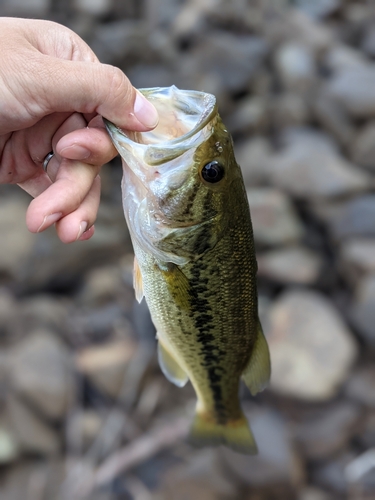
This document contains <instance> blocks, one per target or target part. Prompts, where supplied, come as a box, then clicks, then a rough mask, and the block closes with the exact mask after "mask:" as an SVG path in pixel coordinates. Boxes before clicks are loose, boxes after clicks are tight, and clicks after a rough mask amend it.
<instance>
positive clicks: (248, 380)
mask: <svg viewBox="0 0 375 500" xmlns="http://www.w3.org/2000/svg"><path fill="white" fill-rule="evenodd" d="M270 376H271V361H270V351H269V349H268V344H267V340H266V338H265V336H264V333H263V330H262V325H261V324H260V321H259V320H258V329H257V338H256V341H255V344H254V348H253V351H252V353H251V357H250V360H249V363H248V365H247V366H246V368H245V371H244V372H243V374H242V378H243V380H244V382H245V384H246V385H247V387H248V388H249V390H250V392H251V394H252V395H253V396H255V394H257V393H258V392H261V391H263V389H265V387H266V386H267V385H268V382H269V380H270Z"/></svg>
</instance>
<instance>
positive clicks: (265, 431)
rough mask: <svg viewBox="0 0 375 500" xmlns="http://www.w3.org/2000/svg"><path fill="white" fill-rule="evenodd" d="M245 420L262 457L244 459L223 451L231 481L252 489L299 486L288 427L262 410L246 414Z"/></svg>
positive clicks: (274, 415)
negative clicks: (234, 478)
mask: <svg viewBox="0 0 375 500" xmlns="http://www.w3.org/2000/svg"><path fill="white" fill-rule="evenodd" d="M246 416H247V418H248V419H249V422H250V425H251V429H252V431H253V434H254V436H255V439H256V442H257V445H258V449H259V454H258V455H257V456H245V455H240V454H238V453H235V452H234V451H232V450H229V449H225V448H223V449H222V450H221V451H220V457H221V460H222V463H223V470H225V471H226V474H227V475H228V477H231V476H232V477H233V476H234V477H236V478H237V480H239V481H240V482H241V483H242V484H243V485H247V486H251V487H256V486H258V487H260V486H263V487H264V486H267V485H269V484H272V485H275V484H278V485H282V484H290V485H297V484H299V483H300V482H301V480H302V469H301V466H300V463H299V461H298V456H297V455H296V453H295V451H294V450H293V448H292V446H291V443H290V440H289V432H288V427H287V424H286V423H285V421H284V420H283V418H282V417H281V415H280V414H278V413H277V412H274V411H271V410H265V409H260V408H259V409H257V410H254V409H253V410H250V411H248V412H246Z"/></svg>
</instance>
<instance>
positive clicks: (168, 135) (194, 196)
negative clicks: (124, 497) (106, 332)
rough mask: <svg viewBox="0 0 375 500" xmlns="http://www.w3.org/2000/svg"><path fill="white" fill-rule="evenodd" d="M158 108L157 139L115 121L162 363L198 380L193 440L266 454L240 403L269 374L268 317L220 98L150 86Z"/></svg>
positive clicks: (139, 276) (139, 285)
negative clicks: (263, 313)
mask: <svg viewBox="0 0 375 500" xmlns="http://www.w3.org/2000/svg"><path fill="white" fill-rule="evenodd" d="M142 92H143V93H144V95H145V96H146V97H147V98H148V99H150V101H151V102H152V103H153V104H154V105H155V107H156V108H157V109H158V111H159V116H160V123H159V125H158V126H157V127H156V129H155V130H154V131H152V132H147V133H134V132H132V133H131V132H126V133H125V132H123V131H121V130H119V129H118V128H117V127H115V126H114V125H113V124H111V123H109V122H106V125H107V128H108V131H109V133H110V135H111V137H112V140H113V142H114V144H115V146H116V148H117V149H118V151H119V153H120V155H121V156H122V158H123V166H124V178H123V186H122V188H123V201H124V212H125V216H126V219H127V222H128V226H129V230H130V234H131V237H132V241H133V246H134V252H135V256H136V258H135V269H134V284H135V290H136V296H137V299H138V300H141V299H142V297H143V296H145V298H146V301H147V304H148V306H149V309H150V313H151V317H152V320H153V322H154V324H155V327H156V329H157V338H158V356H159V363H160V366H161V369H162V371H163V373H164V374H165V375H166V377H167V378H168V379H169V380H170V381H171V382H173V383H174V384H176V385H177V386H180V387H182V386H183V385H185V384H186V382H187V381H188V380H190V381H191V383H192V385H193V387H194V389H195V392H196V395H197V408H196V416H195V420H194V423H193V426H192V431H191V440H192V441H193V442H194V443H195V444H197V445H201V446H202V445H215V444H224V445H227V446H229V447H231V448H232V449H235V450H236V451H239V452H242V453H254V452H256V444H255V440H254V438H253V436H252V433H251V430H250V428H249V426H248V423H247V420H246V418H245V417H244V415H243V413H242V410H241V405H240V401H239V397H238V391H239V381H240V378H241V377H242V378H243V380H244V381H245V383H246V385H247V386H248V387H249V389H250V391H251V393H252V394H256V393H257V392H259V391H261V390H262V389H263V388H264V387H265V386H266V385H267V383H268V380H269V376H270V359H269V351H268V346H267V342H266V340H265V338H264V335H263V333H262V329H261V326H260V323H259V319H258V304H257V290H256V271H257V264H256V259H255V249H254V241H253V233H252V225H251V219H250V212H249V206H248V201H247V196H246V191H245V188H244V183H243V179H242V175H241V170H240V168H239V166H238V165H237V163H236V160H235V157H234V153H233V145H232V140H231V137H230V135H229V134H228V132H227V130H226V129H225V127H224V125H223V123H222V121H221V119H220V117H219V115H218V112H217V107H216V100H215V98H214V96H212V95H210V94H205V93H203V92H195V91H182V90H179V89H177V88H176V87H170V88H156V89H145V90H143V91H142Z"/></svg>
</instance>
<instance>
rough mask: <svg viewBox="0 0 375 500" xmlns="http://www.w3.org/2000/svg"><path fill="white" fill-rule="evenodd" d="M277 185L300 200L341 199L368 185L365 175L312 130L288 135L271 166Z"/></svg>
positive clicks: (368, 179) (272, 175) (272, 176)
mask: <svg viewBox="0 0 375 500" xmlns="http://www.w3.org/2000/svg"><path fill="white" fill-rule="evenodd" d="M270 168H271V179H272V181H273V182H274V183H275V185H277V186H279V187H280V188H281V189H283V190H285V191H286V192H288V193H290V194H292V195H294V196H296V197H299V198H305V199H309V198H313V197H329V196H331V197H332V196H340V195H344V194H348V193H353V192H356V191H361V190H363V189H365V188H366V187H367V186H368V185H369V181H370V178H369V177H368V176H367V174H366V173H365V172H361V171H359V170H358V169H355V168H354V166H353V165H352V164H350V163H349V162H348V161H347V160H346V159H345V158H343V157H341V156H340V155H339V154H338V153H337V152H336V151H335V150H334V149H333V148H331V147H328V144H327V140H326V138H325V137H324V136H323V137H322V136H320V135H318V134H316V133H315V132H313V131H310V130H300V131H296V132H295V133H294V134H289V136H288V140H287V144H286V147H284V148H283V149H282V150H281V151H280V152H278V153H277V154H275V155H274V157H273V160H272V161H271V163H270Z"/></svg>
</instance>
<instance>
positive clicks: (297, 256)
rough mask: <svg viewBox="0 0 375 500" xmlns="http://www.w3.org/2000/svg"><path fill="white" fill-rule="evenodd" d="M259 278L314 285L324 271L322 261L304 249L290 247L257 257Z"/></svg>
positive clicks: (260, 254)
mask: <svg viewBox="0 0 375 500" xmlns="http://www.w3.org/2000/svg"><path fill="white" fill-rule="evenodd" d="M257 261H258V273H259V276H264V277H266V278H269V279H272V280H275V281H277V282H281V283H289V284H290V283H294V284H300V285H308V284H313V283H315V282H316V281H317V279H318V277H319V274H320V271H321V269H322V265H323V262H322V259H321V257H320V256H319V255H318V254H316V253H315V252H313V251H311V250H309V249H307V248H304V247H288V248H283V249H277V250H270V251H268V252H264V253H259V254H258V255H257Z"/></svg>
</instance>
